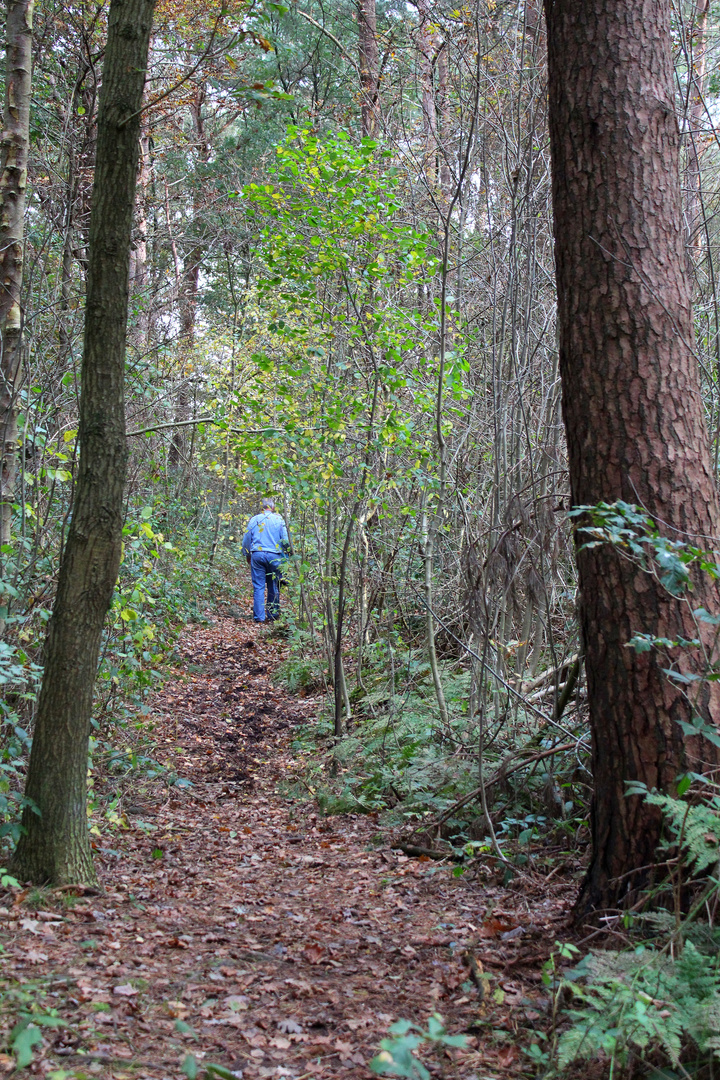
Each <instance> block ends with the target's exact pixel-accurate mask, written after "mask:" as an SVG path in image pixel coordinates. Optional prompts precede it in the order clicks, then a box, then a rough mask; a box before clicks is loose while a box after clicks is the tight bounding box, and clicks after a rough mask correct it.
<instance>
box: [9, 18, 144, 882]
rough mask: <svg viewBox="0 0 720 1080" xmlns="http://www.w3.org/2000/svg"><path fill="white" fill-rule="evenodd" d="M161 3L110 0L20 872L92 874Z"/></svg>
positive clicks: (58, 877) (64, 878)
mask: <svg viewBox="0 0 720 1080" xmlns="http://www.w3.org/2000/svg"><path fill="white" fill-rule="evenodd" d="M152 11H153V0H111V4H110V12H109V16H108V40H107V47H106V50H105V63H104V68H103V81H102V89H101V91H100V110H99V115H98V147H97V160H96V164H95V178H94V184H93V200H92V213H91V220H90V242H89V267H88V287H87V301H86V305H85V340H84V350H83V364H82V394H81V398H80V427H79V439H80V465H79V470H78V482H77V488H76V495H75V503H74V508H73V516H72V522H71V525H70V531H69V533H68V539H67V544H66V547H65V551H64V554H63V559H62V563H61V566H60V577H59V581H58V592H57V598H56V600H55V607H54V610H53V615H52V619H51V620H50V624H49V627H48V636H47V642H46V647H45V675H44V678H43V683H42V688H41V691H40V699H39V702H38V715H37V722H36V725H35V734H34V738H33V744H32V752H31V755H30V766H29V770H28V778H27V785H26V789H25V793H26V795H27V796H28V797H29V798H30V799H32V801H33V802H34V803H35V805H36V807H37V809H38V811H39V814H36V813H34V812H32V811H31V810H30V809H27V810H26V811H25V813H24V815H23V827H24V834H23V836H22V837H21V838H20V841H19V843H18V846H17V850H16V852H15V855H14V858H13V867H14V871H15V873H16V874H17V875H18V876H19V877H20V878H21V879H22V880H28V879H29V880H32V881H35V882H46V881H51V882H57V883H60V884H63V883H78V882H87V881H90V880H92V879H93V878H94V876H95V872H94V869H93V864H92V857H91V853H90V844H89V839H88V828H87V815H86V797H87V790H86V789H87V755H88V737H89V733H90V716H91V712H92V698H93V687H94V683H95V674H96V670H97V664H98V656H99V651H100V640H101V635H102V628H103V622H104V620H105V615H106V613H107V610H108V608H109V606H110V602H111V600H112V594H113V589H114V587H115V581H116V579H117V574H118V568H119V566H120V551H121V536H122V514H123V490H124V484H125V470H126V461H127V448H126V440H125V402H124V374H125V371H124V368H125V338H126V330H127V315H128V269H129V258H130V239H131V230H132V219H133V206H134V200H135V184H136V178H137V164H138V136H139V132H140V117H139V115H138V111H139V109H140V108H141V105H142V96H143V87H144V84H145V68H146V65H147V56H148V45H149V40H150V28H151V24H152Z"/></svg>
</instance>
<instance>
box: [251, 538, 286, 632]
mask: <svg viewBox="0 0 720 1080" xmlns="http://www.w3.org/2000/svg"><path fill="white" fill-rule="evenodd" d="M284 562H285V559H284V558H283V556H282V555H279V554H276V553H275V552H274V551H253V553H252V555H251V556H250V576H251V578H252V585H253V618H254V620H255V622H265V588H266V586H267V619H268V621H269V622H271V621H272V620H273V619H277V618H278V616H279V615H280V585H281V584H282V568H283V563H284Z"/></svg>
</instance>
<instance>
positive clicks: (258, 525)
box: [242, 510, 290, 555]
mask: <svg viewBox="0 0 720 1080" xmlns="http://www.w3.org/2000/svg"><path fill="white" fill-rule="evenodd" d="M242 549H243V552H244V554H245V555H250V554H251V552H253V551H271V552H273V553H274V554H277V553H278V552H279V553H280V554H281V555H287V553H288V551H289V550H290V542H289V540H288V531H287V528H286V527H285V522H284V521H283V519H282V518H281V517H280V515H279V514H276V513H274V512H273V511H272V510H264V511H263V512H262V514H256V515H255V517H254V518H250V521H249V523H248V527H247V531H246V533H245V535H244V536H243V542H242Z"/></svg>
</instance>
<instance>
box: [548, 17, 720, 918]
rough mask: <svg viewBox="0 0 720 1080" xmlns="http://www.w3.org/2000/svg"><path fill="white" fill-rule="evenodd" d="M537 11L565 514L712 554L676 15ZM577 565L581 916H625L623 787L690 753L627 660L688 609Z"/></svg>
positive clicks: (654, 665) (662, 685) (680, 700)
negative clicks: (631, 520) (585, 771)
mask: <svg viewBox="0 0 720 1080" xmlns="http://www.w3.org/2000/svg"><path fill="white" fill-rule="evenodd" d="M545 12H546V17H547V30H548V62H549V110H550V139H551V152H552V167H553V204H554V213H555V222H554V229H555V257H556V267H557V283H558V319H559V336H560V372H561V379H562V391H563V416H564V421H565V428H566V432H567V442H568V456H569V465H570V482H571V489H572V501H573V503H574V504H575V505H587V504H590V505H593V504H596V503H598V502H599V501H601V500H603V501H606V502H614V501H616V500H618V499H622V500H625V501H626V502H628V503H635V504H640V505H642V506H643V507H645V509H646V510H647V511H648V512H649V513H650V514H651V515H652V516H653V518H654V519H655V520H656V521H657V522H658V524H659V526H660V527H661V529H662V531H663V532H665V533H667V534H668V535H670V536H672V537H673V538H679V539H687V538H690V539H692V541H693V542H696V543H699V544H701V545H705V546H707V547H713V546H714V543H715V540H714V538H715V537H717V535H718V532H719V530H720V515H719V512H718V501H717V492H716V487H715V481H714V478H713V473H712V468H711V462H710V451H709V441H708V435H707V431H706V428H705V423H704V417H703V407H702V398H701V393H700V381H699V374H698V369H697V364H696V360H695V357H694V353H693V321H692V310H691V301H690V288H689V282H688V281H687V278H686V261H685V250H684V236H683V227H682V214H681V204H680V161H679V142H680V137H679V130H678V123H677V119H676V116H675V109H674V99H673V90H672V58H671V49H670V5H669V2H668V0H584V2H583V3H582V4H578V3H577V0H545ZM580 541H582V537H580ZM577 561H578V571H579V582H580V594H581V626H582V633H583V638H584V647H585V662H586V670H587V682H588V692H589V698H590V722H591V728H592V741H593V751H592V753H593V768H594V784H595V795H594V800H593V809H592V833H593V856H592V862H591V865H590V868H589V871H588V875H587V878H586V881H585V883H584V886H583V889H582V892H581V895H580V899H579V902H578V909H577V910H578V913H579V914H584V913H586V912H587V911H589V910H592V909H596V910H597V909H599V908H608V907H611V908H614V907H616V906H618V905H619V904H622V903H623V902H625V901H627V900H628V898H629V897H630V896H631V895H632V893H633V891H634V890H637V889H638V888H641V887H643V886H644V885H646V884H647V882H648V872H647V871H646V870H641V869H640V868H642V867H648V866H650V865H652V864H653V863H654V862H655V858H656V848H657V843H658V840H659V836H660V825H661V822H660V818H659V815H658V813H657V812H656V811H654V810H652V809H651V808H649V807H648V806H647V805H646V804H645V803H644V801H643V800H642V799H641V798H639V797H637V796H633V797H631V798H628V797H626V794H625V790H626V782H627V781H630V780H638V781H642V782H643V783H645V784H647V786H648V787H649V788H658V789H660V790H662V791H672V790H673V789H674V786H675V783H676V779H677V777H678V775H679V774H680V773H681V772H683V771H684V770H685V769H687V768H688V767H689V766H690V767H692V766H693V765H694V766H695V767H698V763H697V761H696V760H693V756H694V754H695V752H696V751H698V749H699V748H697V747H691V746H688V745H687V744H686V743H685V742H684V739H683V735H682V730H681V728H680V726H679V724H678V723H677V721H680V720H689V719H690V714H691V709H690V706H689V703H688V701H687V699H686V698H685V696H684V695H683V694H682V693H681V691H680V689H679V688H678V687H677V686H676V685H675V684H674V683H672V682H671V681H670V680H669V679H668V678H667V677H666V676H665V675H664V674H663V672H662V670H661V668H662V663H661V662H660V661H659V658H658V657H657V656H656V655H655V654H654V653H644V654H639V653H636V652H635V651H634V650H633V649H631V648H628V647H627V642H628V640H629V639H630V638H631V637H632V636H633V634H634V633H636V632H638V631H642V632H645V633H650V634H657V635H662V636H666V637H670V638H673V639H674V638H676V637H678V636H686V637H694V636H695V634H696V628H695V627H694V626H693V625H692V620H691V617H690V613H689V609H688V607H687V606H684V605H683V604H681V603H679V602H678V601H677V600H675V599H673V598H672V597H670V596H668V595H667V593H666V592H665V591H664V590H663V589H661V588H660V586H659V585H658V584H657V582H655V580H654V579H652V578H650V577H649V576H648V575H647V574H644V573H643V572H642V571H641V570H640V568H639V567H637V566H635V565H634V564H633V563H631V562H629V561H627V560H624V559H622V558H621V557H620V555H619V554H618V553H617V551H616V550H615V549H614V548H613V547H611V546H609V545H605V546H601V547H596V548H592V549H590V550H587V549H586V550H582V547H580V548H579V550H578V553H577ZM718 599H719V598H718V595H717V590H716V589H715V588H711V587H710V586H709V585H708V584H707V582H704V581H701V580H698V581H697V582H696V584H695V591H694V593H693V602H692V606H693V607H698V606H701V605H704V606H705V607H707V608H708V609H709V610H711V611H713V610H715V611H716V610H718V607H719V605H718ZM686 662H687V664H688V666H690V665H691V664H692V663H693V662H694V661H693V656H692V654H688V656H687V658H686ZM715 705H716V703H715V702H711V703H710V708H709V711H708V715H709V714H710V712H712V711H715V713H716V715H715V719H716V720H717V719H718V715H717V710H716V709H715V708H714V706H715ZM701 750H702V753H703V755H704V757H705V759H706V762H707V761H708V760H710V761H711V762H712V763H714V764H717V752H716V751H714V750H713V748H711V747H707V746H704V747H702V748H701Z"/></svg>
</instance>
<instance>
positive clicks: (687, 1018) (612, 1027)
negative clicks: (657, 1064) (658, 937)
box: [558, 942, 720, 1068]
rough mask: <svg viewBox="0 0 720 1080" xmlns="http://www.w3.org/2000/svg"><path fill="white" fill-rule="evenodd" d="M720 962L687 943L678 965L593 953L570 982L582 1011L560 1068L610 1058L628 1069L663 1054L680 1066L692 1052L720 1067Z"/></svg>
mask: <svg viewBox="0 0 720 1080" xmlns="http://www.w3.org/2000/svg"><path fill="white" fill-rule="evenodd" d="M719 962H720V958H718V956H717V955H714V956H705V955H703V954H702V953H701V952H699V951H698V949H697V948H696V947H695V946H694V945H693V944H692V942H687V943H686V945H685V948H684V949H683V952H682V954H681V955H680V956H679V957H678V958H677V959H675V960H673V959H672V958H671V957H670V956H669V955H667V954H665V953H664V952H663V953H661V952H658V951H651V950H648V949H645V948H644V947H642V946H640V947H639V948H638V949H636V950H635V952H633V953H614V952H603V953H591V954H590V955H589V956H586V957H585V958H584V959H583V960H582V961H581V963H580V964H579V965H578V966H577V967H576V968H575V969H574V971H573V972H572V973H571V978H570V979H569V980H567V981H565V982H564V984H563V985H564V986H565V987H566V988H568V989H569V990H570V991H571V992H572V994H573V996H574V997H575V999H576V1001H577V1002H578V1005H577V1007H576V1008H573V1009H570V1010H568V1012H567V1014H566V1015H567V1016H568V1017H569V1018H570V1019H571V1020H572V1027H571V1028H569V1029H568V1030H567V1031H565V1032H564V1033H563V1034H562V1036H561V1037H560V1040H559V1043H558V1064H559V1065H560V1066H561V1068H567V1067H568V1066H569V1065H570V1064H571V1063H572V1062H574V1061H576V1060H578V1059H579V1058H594V1057H596V1056H597V1055H598V1054H604V1055H606V1056H607V1057H608V1058H610V1059H611V1060H613V1061H617V1063H618V1064H620V1065H624V1064H626V1063H627V1061H628V1060H629V1057H630V1055H631V1054H633V1053H634V1054H637V1055H639V1056H640V1057H641V1058H645V1057H647V1055H648V1054H649V1053H650V1052H651V1051H654V1052H657V1051H662V1052H664V1054H665V1056H666V1057H667V1059H668V1061H669V1063H670V1064H672V1065H678V1064H679V1062H680V1058H681V1055H682V1054H683V1052H684V1051H685V1050H686V1049H687V1048H688V1047H689V1046H691V1047H693V1048H694V1049H695V1050H696V1051H698V1052H700V1053H701V1054H705V1055H708V1054H711V1055H714V1056H716V1057H717V1058H719V1059H720V971H719V970H718V968H719Z"/></svg>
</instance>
